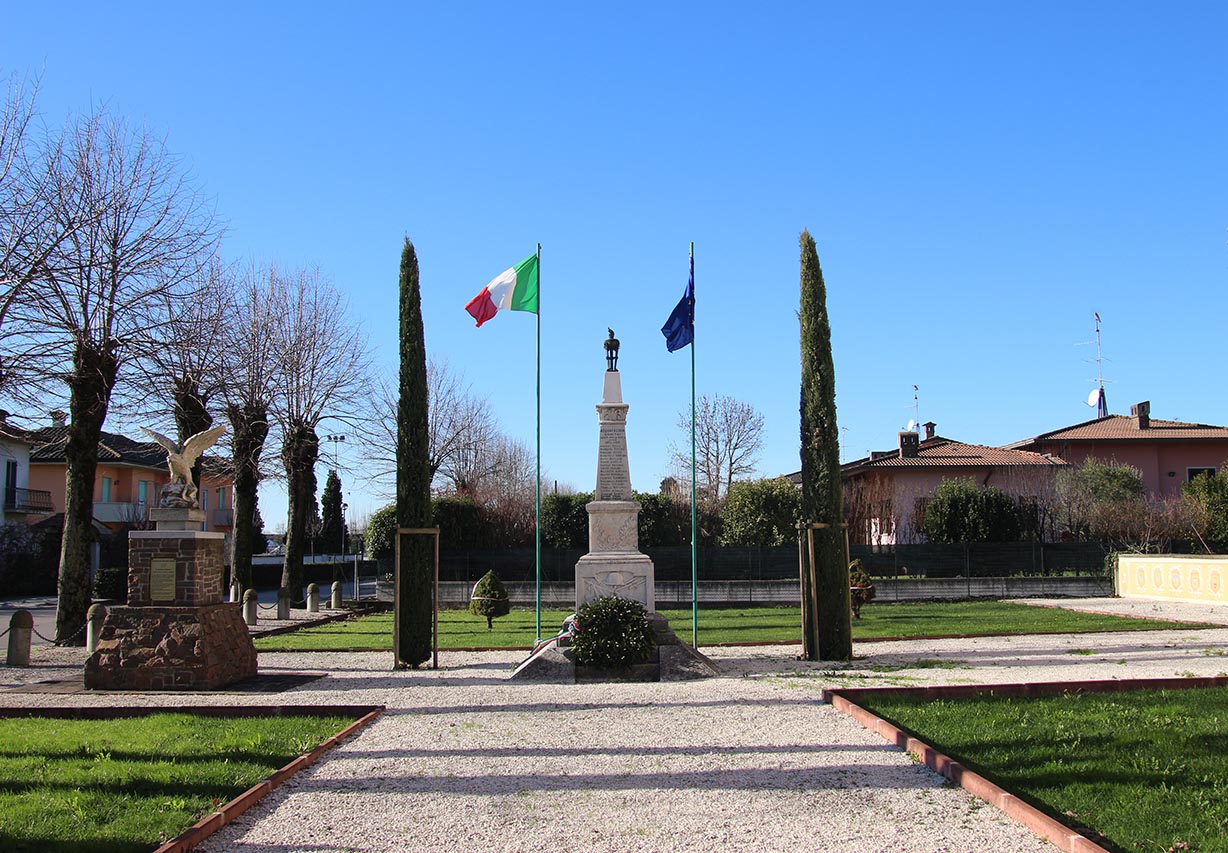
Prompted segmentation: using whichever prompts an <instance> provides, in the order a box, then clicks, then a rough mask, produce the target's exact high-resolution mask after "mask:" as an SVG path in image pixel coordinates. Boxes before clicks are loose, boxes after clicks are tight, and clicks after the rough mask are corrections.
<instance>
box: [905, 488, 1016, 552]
mask: <svg viewBox="0 0 1228 853" xmlns="http://www.w3.org/2000/svg"><path fill="white" fill-rule="evenodd" d="M1019 535H1020V524H1019V507H1018V506H1017V505H1016V503H1015V499H1014V498H1012V497H1011V496H1010V495H1008V494H1006V492H1003V491H1002V490H1001V489H999V488H997V487H995V486H984V487H978V486H977V485H976V484H975V483H972V482H970V481H968V480H943V481H942V482H941V483H939V484H938V486H937V488H935V489H934V493H933V495H932V496H931V497H930V500H929V503H928V504H926V507H925V538H926V539H927V540H929V541H930V542H936V543H948V544H959V543H963V542H1018V541H1019Z"/></svg>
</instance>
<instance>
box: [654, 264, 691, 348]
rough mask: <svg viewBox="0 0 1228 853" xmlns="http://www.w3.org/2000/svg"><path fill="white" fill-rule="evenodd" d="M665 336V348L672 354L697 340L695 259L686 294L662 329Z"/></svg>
mask: <svg viewBox="0 0 1228 853" xmlns="http://www.w3.org/2000/svg"><path fill="white" fill-rule="evenodd" d="M661 334H663V335H665V348H666V349H667V350H669V351H670V352H674V351H675V350H680V349H682V348H683V347H684V346H686V345H687V344H689V343H691V342H692V341H694V340H695V258H694V257H692V258H691V275H690V277H689V278H688V279H687V283H686V293H684V294H682V299H680V300H678V304H677V305H676V306H674V310H673V313H671V314H670V315H669V319H668V320H666V321H665V325H664V326H662V327H661Z"/></svg>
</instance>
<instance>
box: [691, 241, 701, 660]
mask: <svg viewBox="0 0 1228 853" xmlns="http://www.w3.org/2000/svg"><path fill="white" fill-rule="evenodd" d="M690 296H691V306H690V308H691V311H690V314H691V646H692V647H694V648H696V649H698V648H699V550H698V548H699V546H698V544H697V542H696V531H697V530H698V528H699V525H698V524H697V522H696V515H695V243H694V241H692V242H691V293H690Z"/></svg>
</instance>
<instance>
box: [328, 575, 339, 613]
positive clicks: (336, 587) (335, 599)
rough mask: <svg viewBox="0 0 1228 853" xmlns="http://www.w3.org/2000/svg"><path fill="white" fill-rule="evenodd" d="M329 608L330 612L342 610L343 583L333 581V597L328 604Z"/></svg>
mask: <svg viewBox="0 0 1228 853" xmlns="http://www.w3.org/2000/svg"><path fill="white" fill-rule="evenodd" d="M328 607H329V609H330V610H340V609H341V581H333V597H332V600H331V601H329V602H328Z"/></svg>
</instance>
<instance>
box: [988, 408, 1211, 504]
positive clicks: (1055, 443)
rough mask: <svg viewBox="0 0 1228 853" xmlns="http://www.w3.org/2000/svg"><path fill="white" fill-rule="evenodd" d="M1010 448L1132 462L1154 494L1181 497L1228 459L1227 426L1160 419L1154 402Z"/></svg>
mask: <svg viewBox="0 0 1228 853" xmlns="http://www.w3.org/2000/svg"><path fill="white" fill-rule="evenodd" d="M1008 449H1010V450H1018V451H1029V452H1032V453H1041V454H1051V455H1053V456H1058V457H1061V458H1062V459H1065V460H1066V461H1067V462H1069V463H1070V464H1072V465H1078V464H1079V463H1080V462H1083V461H1084V460H1086V459H1099V460H1100V461H1102V462H1118V463H1121V464H1125V465H1133V466H1134V467H1135V468H1137V469H1138V470H1139V471H1141V472H1142V473H1143V483H1144V484H1145V485H1146V487H1147V493H1148V495H1149V496H1151V497H1153V498H1166V497H1179V496H1180V495H1181V487H1182V486H1183V485H1184V484H1185V483H1187V482H1189V481H1190V480H1192V479H1194V478H1195V477H1197V476H1198V475H1199V474H1202V473H1215V472H1216V471H1218V470H1220V469H1221V468H1222V467H1223V466H1224V464H1225V460H1228V427H1220V426H1209V425H1207V424H1191V423H1183V422H1181V421H1160V420H1153V419H1152V418H1151V404H1150V403H1148V402H1143V403H1139V404H1138V405H1135V406H1131V407H1130V416H1129V417H1127V416H1125V415H1109V416H1108V417H1104V418H1096V419H1095V420H1091V421H1086V422H1084V423H1081V424H1075V425H1074V426H1069V427H1063V428H1062V429H1057V430H1053V431H1052V432H1047V433H1044V434H1042V435H1038V436H1036V437H1035V438H1029V439H1025V440H1024V441H1018V442H1015V443H1014V444H1011V445H1008Z"/></svg>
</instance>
